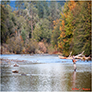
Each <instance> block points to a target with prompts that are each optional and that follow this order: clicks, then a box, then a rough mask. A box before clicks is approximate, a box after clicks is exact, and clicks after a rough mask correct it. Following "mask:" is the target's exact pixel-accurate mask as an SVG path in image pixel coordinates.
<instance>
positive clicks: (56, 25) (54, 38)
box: [51, 19, 61, 49]
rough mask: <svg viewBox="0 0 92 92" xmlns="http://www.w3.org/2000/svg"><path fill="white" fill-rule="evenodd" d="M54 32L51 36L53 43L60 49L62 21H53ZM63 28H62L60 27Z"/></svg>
mask: <svg viewBox="0 0 92 92" xmlns="http://www.w3.org/2000/svg"><path fill="white" fill-rule="evenodd" d="M53 25H54V27H53V31H52V36H51V43H52V45H53V47H55V48H56V49H57V47H58V37H59V36H60V30H59V27H60V19H56V20H54V21H53ZM60 28H61V27H60Z"/></svg>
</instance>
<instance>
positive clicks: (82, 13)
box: [0, 0, 91, 56]
mask: <svg viewBox="0 0 92 92" xmlns="http://www.w3.org/2000/svg"><path fill="white" fill-rule="evenodd" d="M15 4H16V9H15V10H12V8H11V6H10V2H8V1H7V2H6V1H2V2H1V4H0V6H1V8H0V9H1V53H2V54H3V53H4V52H5V51H7V52H8V53H16V54H21V53H53V52H55V51H58V52H61V53H62V54H63V55H65V56H68V55H69V54H70V52H71V51H72V54H73V55H76V54H79V53H81V52H82V51H84V54H85V55H87V56H88V55H91V1H78V0H77V1H73V0H72V1H66V2H65V1H59V2H58V1H48V2H47V1H16V2H15Z"/></svg>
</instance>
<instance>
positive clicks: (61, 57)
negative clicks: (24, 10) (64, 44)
mask: <svg viewBox="0 0 92 92" xmlns="http://www.w3.org/2000/svg"><path fill="white" fill-rule="evenodd" d="M58 57H59V58H60V59H66V58H67V57H64V56H58Z"/></svg>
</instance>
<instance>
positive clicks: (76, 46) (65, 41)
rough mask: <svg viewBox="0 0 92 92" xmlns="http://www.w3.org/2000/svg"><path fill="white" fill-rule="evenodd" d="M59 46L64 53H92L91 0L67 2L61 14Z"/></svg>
mask: <svg viewBox="0 0 92 92" xmlns="http://www.w3.org/2000/svg"><path fill="white" fill-rule="evenodd" d="M61 16H62V17H61V20H62V22H61V24H62V25H61V28H62V30H61V34H60V37H59V44H58V46H59V48H60V50H61V51H62V52H63V54H64V55H66V56H68V55H69V53H70V52H71V51H73V54H78V53H81V52H82V51H85V53H84V54H86V55H90V54H91V21H90V20H91V2H90V1H89V2H81V1H79V2H74V1H71V2H67V3H65V6H64V9H63V13H62V14H61Z"/></svg>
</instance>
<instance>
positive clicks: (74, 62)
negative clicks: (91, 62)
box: [72, 56, 76, 71]
mask: <svg viewBox="0 0 92 92" xmlns="http://www.w3.org/2000/svg"><path fill="white" fill-rule="evenodd" d="M72 61H73V66H74V71H76V60H75V58H74V56H73V59H72Z"/></svg>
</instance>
